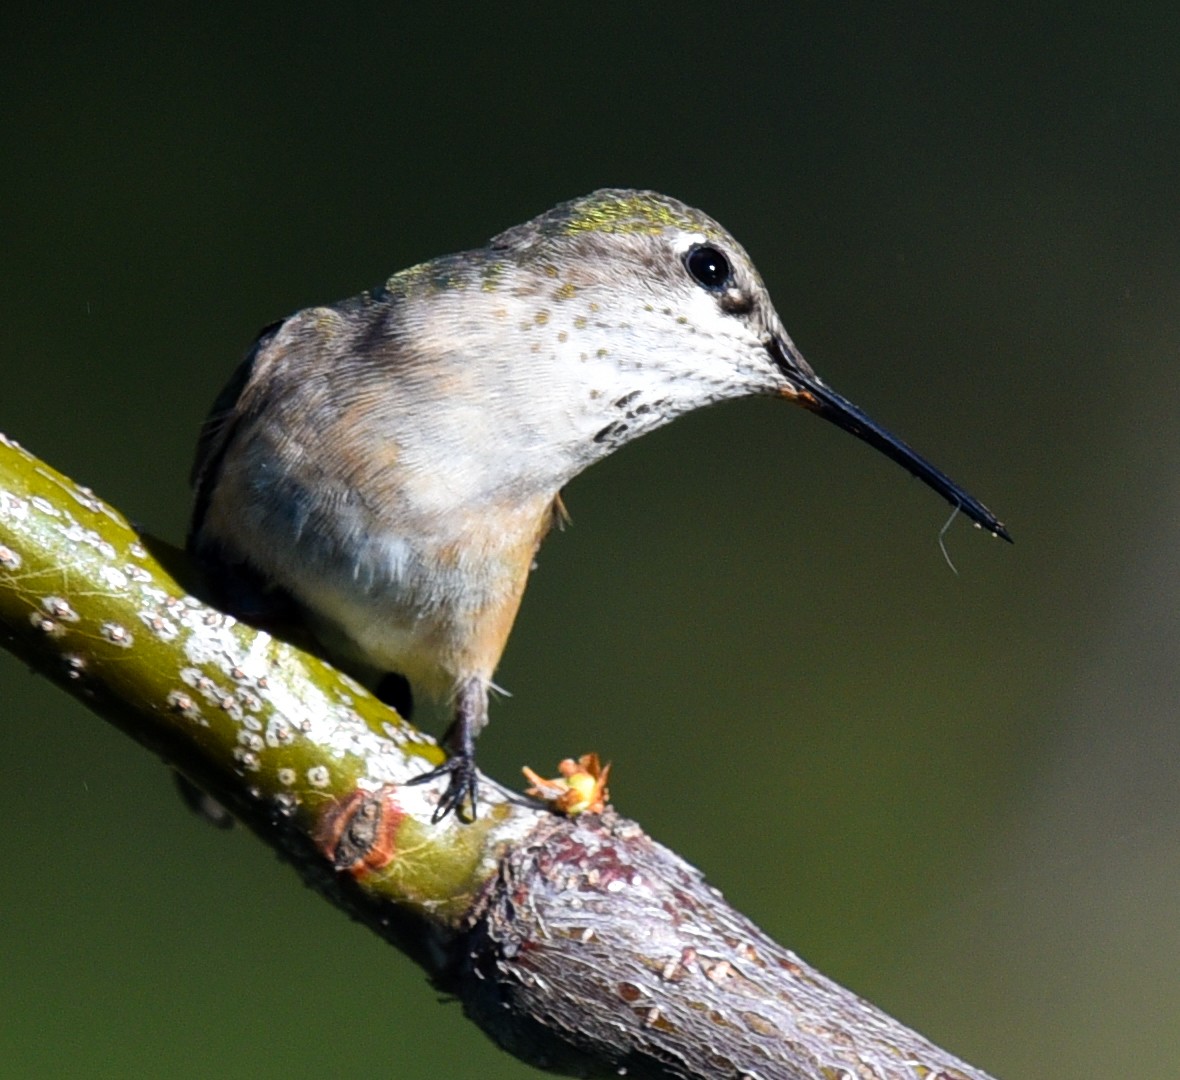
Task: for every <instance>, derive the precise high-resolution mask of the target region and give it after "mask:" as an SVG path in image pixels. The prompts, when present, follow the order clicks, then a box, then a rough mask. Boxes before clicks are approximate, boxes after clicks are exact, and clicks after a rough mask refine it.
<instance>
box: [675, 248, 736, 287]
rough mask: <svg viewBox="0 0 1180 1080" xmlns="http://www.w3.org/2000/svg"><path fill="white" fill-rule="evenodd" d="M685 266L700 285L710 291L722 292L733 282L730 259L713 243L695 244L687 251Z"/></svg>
mask: <svg viewBox="0 0 1180 1080" xmlns="http://www.w3.org/2000/svg"><path fill="white" fill-rule="evenodd" d="M684 267H685V269H686V270H687V271H688V272H689V273H690V274H692V276H693V280H694V281H696V283H697V284H698V285H701V286H703V287H704V288H706V289H708V290H709V291H710V292H720V291H721V290H722V289H724V288H726V287H727V286H728V285H730V284H731V283H732V282H733V271H732V270H731V269H730V266H729V260H728V259H727V258H726V257H725V256H724V255H723V254H722V253H721V252H720V251H718V250H717V249H716V248H715V247H713V245H712V244H693V246H692V247H690V248H689V249H688V251H687V252H685V255H684Z"/></svg>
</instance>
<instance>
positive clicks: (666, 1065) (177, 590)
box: [0, 435, 989, 1080]
mask: <svg viewBox="0 0 1180 1080" xmlns="http://www.w3.org/2000/svg"><path fill="white" fill-rule="evenodd" d="M187 574H188V570H187V564H186V563H185V560H184V556H183V555H182V554H181V553H180V552H178V551H176V550H175V549H172V548H169V547H168V546H167V545H164V544H161V543H160V542H159V541H156V540H153V539H151V538H150V537H146V536H143V535H140V534H138V533H136V532H135V531H134V530H133V529H132V528H131V527H130V526H129V525H128V523H127V522H126V521H125V520H124V518H123V517H122V516H121V515H120V514H118V513H117V512H116V511H115V510H113V509H112V508H111V507H109V506H107V505H106V504H105V503H103V502H102V501H101V500H99V499H98V498H97V497H95V495H94V494H93V493H92V492H90V491H88V490H87V489H85V488H81V487H79V486H78V485H76V484H75V483H74V482H73V481H71V480H69V479H67V478H66V477H63V476H62V475H61V474H59V473H57V472H55V471H54V470H53V469H51V468H50V467H49V466H47V465H45V464H44V463H43V462H40V461H38V460H37V459H36V458H34V457H33V456H32V455H30V454H28V453H27V452H26V451H24V450H22V449H21V448H20V447H18V446H17V445H16V444H14V443H13V442H11V441H10V440H8V439H6V438H5V437H4V436H2V435H0V643H2V644H3V645H5V646H6V647H7V648H9V649H10V650H11V651H12V652H14V653H16V655H18V656H19V657H21V658H22V659H23V660H24V661H25V662H27V663H28V664H29V665H31V666H32V667H33V668H35V669H36V670H37V671H39V672H40V673H41V674H43V675H45V676H46V677H48V678H50V679H52V680H53V681H54V682H56V683H57V684H58V685H60V686H61V687H62V688H63V689H65V690H66V691H68V692H69V693H71V694H73V695H74V696H75V697H77V698H78V699H79V700H81V701H83V702H84V703H85V704H87V705H88V706H90V707H91V708H92V709H93V710H94V711H96V712H97V713H99V715H101V716H103V717H104V718H105V719H107V720H109V721H110V722H111V723H113V724H115V725H116V726H117V727H119V728H120V729H121V730H123V731H124V732H126V733H127V734H128V735H130V736H131V737H132V738H133V739H136V740H137V741H138V742H140V743H142V744H143V745H144V746H146V747H148V748H149V749H151V750H152V751H154V752H155V753H157V754H159V755H160V756H161V757H163V758H164V760H165V761H167V762H168V763H169V764H170V765H172V766H173V767H175V768H176V769H177V770H179V771H180V772H182V773H183V774H185V775H186V776H188V777H189V778H191V779H192V780H193V781H194V782H195V783H196V784H198V785H199V786H200V787H201V788H203V789H205V790H206V791H208V792H209V793H210V794H211V795H212V796H213V797H214V798H216V799H217V800H218V801H219V802H221V803H222V804H223V805H225V806H226V807H228V808H229V809H230V810H231V811H232V812H233V814H234V815H235V816H236V817H237V818H238V819H239V820H241V821H242V822H244V823H245V824H246V825H247V826H248V827H249V828H250V829H252V830H253V831H254V832H255V833H256V834H257V835H258V836H259V837H260V838H261V839H262V840H264V841H265V842H266V843H267V844H269V845H271V846H272V847H273V848H275V849H276V850H277V851H279V852H280V853H281V854H282V855H283V856H284V857H285V858H286V859H287V860H288V861H289V862H290V863H291V864H292V865H293V866H294V867H295V868H296V870H297V871H298V872H299V873H300V875H301V876H302V877H303V879H304V881H305V882H307V883H308V884H309V885H311V886H313V887H314V888H316V889H317V890H319V891H320V892H321V893H322V894H323V895H324V896H325V897H326V898H327V899H329V900H331V901H332V902H333V903H334V904H336V905H338V906H339V907H341V908H342V909H344V910H345V911H346V912H348V913H349V914H350V915H352V916H353V917H354V918H356V919H359V920H360V921H362V922H364V923H365V924H366V925H367V926H369V927H370V928H371V929H373V930H374V931H376V932H377V933H378V934H380V935H381V936H382V937H384V938H385V939H386V940H388V941H390V942H391V943H393V944H394V945H396V946H397V947H398V948H400V949H402V950H403V951H404V952H406V953H407V954H408V955H410V956H411V957H412V958H413V959H414V960H415V961H417V962H418V963H419V964H420V965H421V966H422V967H423V968H425V970H426V972H427V973H428V975H429V976H430V978H431V979H432V980H433V981H434V982H435V984H436V985H437V986H438V987H439V988H440V989H442V990H445V991H447V992H449V993H451V994H454V995H456V996H457V997H458V998H460V999H461V1000H462V1002H463V1005H464V1009H465V1011H466V1013H467V1015H468V1016H469V1017H471V1018H472V1019H473V1020H475V1021H476V1023H478V1024H479V1025H480V1026H481V1027H482V1028H483V1029H484V1030H485V1031H486V1032H487V1033H488V1034H489V1035H490V1036H491V1037H492V1038H493V1039H495V1040H496V1041H497V1042H498V1043H499V1044H500V1045H501V1046H503V1047H504V1048H505V1049H507V1050H508V1051H510V1052H511V1053H513V1054H515V1055H516V1056H517V1057H519V1058H521V1059H522V1060H524V1061H527V1062H531V1063H533V1064H535V1065H539V1066H541V1067H544V1068H548V1069H551V1070H553V1071H557V1072H562V1073H565V1074H567V1075H572V1076H617V1075H627V1076H631V1077H648V1078H653V1080H657V1078H658V1080H668V1078H677V1080H688V1078H710V1080H715V1078H719V1077H732V1078H738V1077H750V1078H755V1077H756V1078H764V1080H770V1078H776V1080H838V1078H847V1080H852V1078H853V1077H857V1078H879V1080H902V1078H906V1080H989V1078H988V1077H987V1076H986V1074H984V1073H982V1072H980V1071H979V1070H977V1069H973V1068H972V1067H971V1066H969V1065H967V1064H965V1063H964V1062H961V1061H959V1060H958V1059H956V1058H954V1057H952V1056H951V1055H950V1054H948V1053H946V1052H945V1051H943V1050H940V1049H938V1048H937V1047H935V1046H934V1045H932V1044H931V1043H929V1042H928V1041H927V1040H925V1039H923V1038H922V1037H921V1036H920V1035H918V1034H916V1033H915V1032H913V1031H910V1030H909V1029H908V1028H906V1027H904V1026H902V1025H901V1024H899V1023H898V1022H897V1021H895V1020H893V1019H891V1018H890V1017H888V1016H886V1015H885V1014H883V1013H881V1012H880V1011H878V1010H877V1009H876V1008H874V1007H873V1006H872V1005H870V1004H868V1003H867V1002H865V1001H862V1000H861V999H860V998H858V997H856V996H855V995H854V994H851V993H850V992H849V991H847V990H845V989H843V988H842V987H839V986H837V985H836V984H835V983H833V982H831V981H830V980H829V979H827V978H825V977H824V976H823V975H821V974H820V973H819V972H817V971H815V970H814V969H813V968H811V967H809V966H808V965H807V964H805V963H804V962H803V961H802V960H800V959H799V958H798V957H797V956H795V955H794V954H793V953H791V952H789V951H788V950H786V949H784V948H782V947H781V946H779V945H777V944H776V943H775V942H773V941H772V940H770V939H769V938H768V937H767V936H766V935H765V934H763V933H762V932H761V931H760V930H759V929H758V928H757V927H755V926H754V925H753V924H752V923H750V922H749V921H748V920H747V919H745V918H744V917H743V916H742V915H740V914H739V913H738V912H736V911H734V910H733V909H732V908H730V907H729V906H728V905H727V904H726V903H725V901H724V899H723V898H722V896H721V894H720V893H718V892H717V891H716V890H715V889H712V888H710V887H709V886H708V885H707V884H706V883H705V882H704V880H703V878H702V877H701V875H700V874H699V873H698V872H697V871H696V870H695V869H693V868H692V867H691V866H689V865H688V864H687V863H685V862H684V861H683V860H682V859H680V858H679V857H677V856H676V855H675V854H673V853H672V852H670V851H668V850H667V849H666V848H663V847H661V846H660V845H659V844H657V843H655V842H654V841H653V840H651V839H650V838H649V837H648V836H647V835H646V834H645V833H644V832H643V831H642V829H640V828H639V826H638V825H636V824H635V823H633V822H630V821H627V820H625V819H623V818H621V817H619V816H618V815H616V814H615V813H614V812H613V811H611V810H609V809H608V810H607V811H606V812H604V813H602V814H593V813H587V814H583V815H582V816H581V817H576V818H567V817H561V816H559V815H557V814H555V813H552V812H549V811H546V810H542V809H538V808H536V807H532V806H527V805H522V804H521V803H519V802H514V801H511V800H510V798H509V797H508V796H507V795H506V793H504V792H502V791H501V790H500V789H499V788H498V787H496V786H495V785H494V784H493V783H492V782H491V781H489V780H487V779H484V780H483V782H482V783H481V786H480V793H481V797H482V800H481V801H482V806H481V813H480V816H479V819H478V820H477V821H476V822H475V823H473V824H462V823H458V822H456V821H455V819H454V816H453V815H452V816H451V817H448V818H447V819H446V820H445V821H444V822H442V823H441V824H439V825H432V824H431V823H430V815H431V812H432V810H433V806H434V800H435V799H437V797H438V791H437V789H432V788H431V787H429V786H413V787H407V786H405V782H406V781H407V780H408V779H410V778H411V777H413V776H415V775H417V774H419V773H421V772H422V771H423V770H424V768H425V767H427V766H429V765H431V764H436V763H438V762H439V761H441V760H442V754H441V752H440V751H439V749H438V748H437V747H436V746H435V744H434V742H433V741H432V740H430V739H429V738H427V737H426V736H425V735H423V734H421V733H420V732H418V731H417V730H416V729H414V728H413V727H411V726H410V725H409V724H407V723H406V722H404V721H403V720H402V719H401V718H400V717H398V716H397V715H396V714H395V713H393V712H392V711H390V710H389V709H387V708H386V707H385V706H383V705H382V704H380V703H379V702H377V701H376V700H375V699H373V698H372V697H371V696H370V695H369V694H368V693H366V692H365V691H364V690H363V689H362V688H361V687H359V686H358V685H356V684H355V683H354V682H352V681H351V680H349V679H347V678H346V677H344V676H342V675H340V674H338V673H337V672H335V671H334V670H333V669H332V668H331V667H329V666H328V665H327V664H325V663H324V662H322V661H321V660H319V659H317V658H316V657H314V656H312V655H310V654H308V653H306V652H302V651H300V650H299V649H298V648H296V647H295V646H294V645H291V644H289V643H286V642H283V641H280V640H278V639H277V638H275V637H272V636H271V635H269V634H266V633H263V632H261V631H258V630H255V629H252V628H251V627H248V626H246V625H244V624H242V623H239V622H238V621H236V620H235V619H234V618H232V617H231V616H229V615H225V614H223V613H221V612H218V611H215V610H214V609H212V608H210V607H207V606H206V605H205V604H203V603H202V602H201V601H200V600H198V599H196V598H194V597H193V596H192V595H191V594H190V593H189V592H188V591H187V590H186V589H185V588H184V587H183V586H182V584H181V581H183V580H184V579H185V577H186V575H187Z"/></svg>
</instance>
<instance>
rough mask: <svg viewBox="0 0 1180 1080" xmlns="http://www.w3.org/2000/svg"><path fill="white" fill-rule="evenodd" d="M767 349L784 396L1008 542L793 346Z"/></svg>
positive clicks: (986, 515) (984, 514) (974, 503)
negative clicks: (789, 387) (783, 382)
mask: <svg viewBox="0 0 1180 1080" xmlns="http://www.w3.org/2000/svg"><path fill="white" fill-rule="evenodd" d="M769 349H770V354H771V356H772V357H773V358H774V361H775V363H776V364H777V365H778V366H779V368H780V369H781V371H782V373H783V374H784V375H785V376H786V377H787V378H788V379H789V380H790V381H791V383H792V384H793V385H794V387H795V392H794V393H790V392H789V391H788V392H786V393H785V395H784V396H786V397H790V398H792V399H793V400H795V401H797V402H798V403H799V404H800V405H802V406H803V407H804V408H805V409H810V410H811V411H812V412H813V413H816V414H817V415H819V416H822V417H823V418H824V419H825V420H830V421H831V422H832V423H833V424H836V425H837V426H838V427H842V428H843V429H844V430H845V431H850V432H852V434H853V435H855V436H856V437H857V438H858V439H863V440H864V441H865V442H867V443H868V444H869V445H870V446H873V447H876V448H877V449H878V450H880V451H881V453H883V454H884V455H885V456H886V457H890V458H892V459H893V460H894V461H896V462H897V463H898V464H899V465H900V466H901V467H902V468H903V469H906V470H908V471H909V472H911V473H913V474H914V476H916V477H917V478H918V479H919V480H921V481H922V482H923V483H924V484H928V485H929V486H930V487H932V488H933V489H934V490H935V491H937V492H938V494H939V495H941V496H942V497H943V498H944V499H946V501H947V502H949V503H950V504H951V505H952V506H955V507H958V509H960V510H962V511H963V513H964V514H966V515H967V516H968V517H969V518H970V519H971V520H972V521H974V522H975V523H976V524H977V525H981V526H982V527H983V528H985V529H987V531H988V532H990V533H994V534H995V535H996V536H999V537H1001V538H1002V539H1004V540H1007V541H1008V543H1012V537H1011V536H1009V535H1008V530H1007V529H1005V528H1004V526H1003V524H1002V523H1001V522H1000V521H999V520H998V519H997V518H996V515H995V514H993V513H992V512H991V511H990V510H989V509H988V508H987V507H986V506H984V505H983V503H981V502H980V501H979V500H978V499H976V498H974V497H973V496H971V495H968V494H967V492H965V491H964V490H963V489H962V488H961V487H959V485H958V484H956V483H955V482H954V481H953V480H952V479H951V478H950V477H949V476H947V475H946V473H944V472H941V471H940V470H938V469H936V468H935V467H934V466H933V465H931V464H930V462H928V461H927V460H926V459H925V458H924V457H922V456H921V455H920V454H918V453H917V452H916V451H914V450H912V449H910V447H908V446H907V445H906V444H905V443H903V442H902V441H901V439H899V438H897V437H896V436H894V435H890V434H889V432H888V431H886V430H885V429H884V428H883V427H881V426H880V425H879V424H877V423H875V422H874V421H873V420H870V419H869V418H868V417H867V416H866V415H865V414H864V413H863V412H861V411H860V409H858V408H857V407H856V406H855V405H853V404H852V402H851V401H849V400H848V399H847V398H843V397H841V396H840V395H839V394H837V393H836V391H835V390H832V389H829V388H828V387H827V386H825V385H824V384H823V383H822V382H821V381H820V379H819V377H818V376H817V375H815V373H814V372H813V371H812V370H811V369H810V367H808V366H807V364H806V363H805V362H804V361H803V359H802V357H800V356H799V355H798V353H796V352H795V350H794V349H793V348H791V347H790V346H789V345H786V344H784V343H783V342H780V341H778V340H775V341H773V342H771V344H770V346H769Z"/></svg>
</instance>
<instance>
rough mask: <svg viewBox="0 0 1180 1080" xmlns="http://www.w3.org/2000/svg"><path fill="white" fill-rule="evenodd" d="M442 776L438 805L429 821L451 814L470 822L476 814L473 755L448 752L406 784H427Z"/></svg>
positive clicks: (434, 822) (477, 774)
mask: <svg viewBox="0 0 1180 1080" xmlns="http://www.w3.org/2000/svg"><path fill="white" fill-rule="evenodd" d="M444 776H446V777H448V778H449V779H448V781H447V786H446V789H445V790H444V791H443V793H442V795H441V796H440V797H439V800H438V806H436V807H435V808H434V813H433V814H431V815H430V821H431V824H434V825H437V824H438V823H439V822H440V821H442V820H443V818H445V817H446V816H447V814H450V813H454V815H455V817H456V818H458V819H459V820H460V821H463V822H467V823H468V824H470V823H471V822H472V821H474V820H475V818H476V816H477V805H476V794H475V790H476V788H477V787H478V786H479V772H478V770H477V769H476V767H475V756H474V754H470V753H467V754H464V753H455V754H452V755H451V756H450V757H449V758H447V760H446V761H444V762H443V763H442V764H441V765H440V766H439V767H438V768H437V769H431V770H430V771H429V772H424V773H422V775H421V776H415V777H414V779H413V780H408V781H406V782H407V783H408V784H410V785H414V784H428V783H430V781H431V780H438V779H440V778H441V777H444Z"/></svg>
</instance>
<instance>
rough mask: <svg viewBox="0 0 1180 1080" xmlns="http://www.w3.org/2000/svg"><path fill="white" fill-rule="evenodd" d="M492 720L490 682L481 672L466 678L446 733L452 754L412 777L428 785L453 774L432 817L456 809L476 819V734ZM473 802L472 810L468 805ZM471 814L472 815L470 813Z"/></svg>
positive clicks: (460, 814)
mask: <svg viewBox="0 0 1180 1080" xmlns="http://www.w3.org/2000/svg"><path fill="white" fill-rule="evenodd" d="M487 722H488V684H487V681H486V680H485V679H483V678H481V677H479V676H478V675H473V676H469V677H468V678H466V679H464V680H463V681H462V682H461V683H460V684H459V687H458V690H457V691H456V694H455V719H454V720H452V721H451V726H450V727H449V728H447V731H446V734H445V735H444V736H443V740H442V742H443V746H444V747H446V749H447V753H448V754H449V757H448V758H447V760H446V761H444V762H443V763H442V764H441V765H440V766H439V767H438V768H437V769H431V770H430V771H429V772H426V773H423V774H422V775H421V776H415V777H414V779H413V780H410V781H409V783H411V784H425V783H427V782H428V781H430V780H436V779H438V778H439V777H441V776H447V777H449V780H448V782H447V787H446V790H445V791H444V792H443V793H442V796H441V797H440V798H439V800H438V806H436V807H435V809H434V813H433V814H432V815H431V818H430V820H431V821H432V822H434V823H437V822H439V821H442V819H443V818H445V817H446V816H447V814H449V813H451V812H452V811H454V813H455V814H456V816H458V817H459V818H460V819H461V820H463V821H474V820H475V818H476V810H477V807H476V795H475V789H476V786H477V783H478V780H477V777H478V773H477V771H476V768H475V737H476V735H478V734H479V733H480V732H481V731H482V730H483V729H484V727H485V726H486V725H487ZM468 803H470V810H468V809H467V806H466V804H468ZM468 814H470V816H468Z"/></svg>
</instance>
